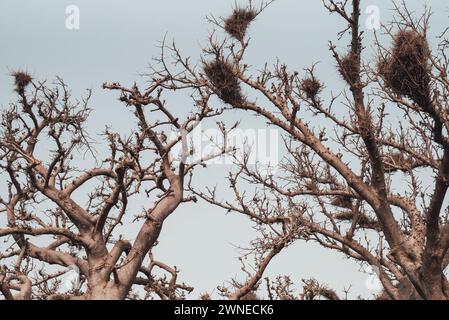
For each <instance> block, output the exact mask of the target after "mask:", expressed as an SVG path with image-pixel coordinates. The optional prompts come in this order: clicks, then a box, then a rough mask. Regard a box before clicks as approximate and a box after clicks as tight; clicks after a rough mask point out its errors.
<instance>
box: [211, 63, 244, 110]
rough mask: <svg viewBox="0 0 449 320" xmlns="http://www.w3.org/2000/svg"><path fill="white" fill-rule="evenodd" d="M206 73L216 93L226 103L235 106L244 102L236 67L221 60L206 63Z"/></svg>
mask: <svg viewBox="0 0 449 320" xmlns="http://www.w3.org/2000/svg"><path fill="white" fill-rule="evenodd" d="M204 73H205V74H206V76H207V78H208V79H209V81H210V83H211V84H212V87H213V89H214V91H215V93H216V94H217V95H218V97H219V98H220V99H221V100H223V101H224V102H225V103H229V104H231V105H234V104H239V103H241V102H242V101H243V100H244V98H243V95H242V90H241V88H240V83H239V80H238V78H237V76H236V74H235V71H234V67H233V66H232V65H231V64H230V63H229V62H227V61H225V60H223V59H219V58H217V59H215V60H213V61H210V62H206V63H205V64H204Z"/></svg>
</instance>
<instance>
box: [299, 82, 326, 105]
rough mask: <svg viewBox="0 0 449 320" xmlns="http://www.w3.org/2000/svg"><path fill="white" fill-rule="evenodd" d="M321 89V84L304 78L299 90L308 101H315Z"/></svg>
mask: <svg viewBox="0 0 449 320" xmlns="http://www.w3.org/2000/svg"><path fill="white" fill-rule="evenodd" d="M322 88H323V86H322V84H321V82H319V81H318V80H316V79H315V78H306V79H304V80H302V81H301V89H302V91H304V93H305V94H306V97H307V98H308V99H312V100H315V99H316V97H317V95H318V94H319V93H320V92H321V90H322Z"/></svg>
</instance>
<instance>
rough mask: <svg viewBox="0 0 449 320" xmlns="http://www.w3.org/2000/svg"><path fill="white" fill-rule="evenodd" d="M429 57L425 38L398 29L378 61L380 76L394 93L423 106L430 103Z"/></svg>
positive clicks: (418, 34) (429, 53) (417, 33)
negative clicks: (390, 44)
mask: <svg viewBox="0 0 449 320" xmlns="http://www.w3.org/2000/svg"><path fill="white" fill-rule="evenodd" d="M430 55H431V52H430V49H429V44H428V42H427V39H426V37H425V35H423V34H421V33H419V32H417V31H414V30H401V31H399V32H398V33H397V34H396V35H395V36H394V39H393V47H392V48H391V50H390V51H389V52H388V53H387V54H386V56H385V57H382V58H381V59H380V61H379V65H378V71H379V74H380V75H381V77H382V79H383V81H384V82H385V85H386V86H387V87H388V88H390V89H391V90H392V91H393V92H394V93H395V94H397V95H400V96H404V97H407V98H410V99H411V100H413V101H414V102H416V103H417V104H418V105H420V106H425V105H427V104H428V103H429V101H430V89H429V88H430V81H431V78H430V63H429V61H430Z"/></svg>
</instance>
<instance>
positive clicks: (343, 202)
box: [331, 196, 352, 209]
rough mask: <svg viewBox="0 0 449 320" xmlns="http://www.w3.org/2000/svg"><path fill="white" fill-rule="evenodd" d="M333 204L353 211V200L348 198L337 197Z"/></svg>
mask: <svg viewBox="0 0 449 320" xmlns="http://www.w3.org/2000/svg"><path fill="white" fill-rule="evenodd" d="M331 204H332V205H333V206H336V207H340V208H345V209H352V198H351V197H348V196H335V197H334V199H333V200H332V202H331Z"/></svg>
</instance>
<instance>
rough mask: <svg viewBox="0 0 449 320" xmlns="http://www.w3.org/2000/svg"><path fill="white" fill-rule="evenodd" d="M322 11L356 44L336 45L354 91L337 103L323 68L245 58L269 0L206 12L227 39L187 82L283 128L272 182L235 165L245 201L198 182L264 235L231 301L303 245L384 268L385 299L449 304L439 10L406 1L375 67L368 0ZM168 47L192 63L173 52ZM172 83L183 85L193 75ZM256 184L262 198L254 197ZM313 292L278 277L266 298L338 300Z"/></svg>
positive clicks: (448, 87)
mask: <svg viewBox="0 0 449 320" xmlns="http://www.w3.org/2000/svg"><path fill="white" fill-rule="evenodd" d="M323 4H324V6H325V7H326V8H327V10H328V11H329V12H330V13H332V14H336V15H338V16H339V17H341V18H342V19H343V20H344V21H345V22H346V24H347V27H346V28H345V29H344V30H343V31H342V32H340V33H339V34H338V39H339V41H341V42H345V41H348V42H349V45H348V50H347V51H346V52H340V50H338V49H337V47H336V45H335V44H334V43H333V42H331V43H330V46H329V48H330V53H331V55H332V57H333V59H334V60H335V65H336V72H338V73H339V74H340V76H341V78H342V80H343V81H344V83H345V84H346V88H345V90H344V91H343V92H341V93H340V94H339V95H335V94H328V92H327V88H329V87H332V84H331V83H323V82H322V81H321V80H320V79H319V78H318V76H317V73H316V70H315V69H316V68H317V66H316V65H314V66H313V67H310V68H308V69H305V71H304V72H297V71H291V70H289V68H288V67H287V66H286V65H283V64H280V63H277V64H276V65H275V66H274V67H273V68H269V67H267V66H265V67H264V68H263V69H262V70H261V71H260V72H256V71H252V70H253V69H254V68H253V67H252V66H250V61H246V60H245V52H246V50H247V48H248V46H249V38H248V37H247V36H246V34H247V28H248V26H249V25H250V24H251V22H253V20H254V19H255V18H256V17H257V16H258V15H259V14H260V13H261V11H262V10H263V9H264V8H265V7H266V5H267V4H263V5H262V6H261V7H258V8H256V7H255V6H254V5H253V4H252V3H251V2H250V4H249V6H247V7H237V8H235V9H234V10H233V13H232V14H231V15H230V16H229V17H227V18H214V17H212V18H210V21H211V22H212V24H213V25H214V27H215V28H214V29H217V28H218V29H223V30H224V31H225V32H226V33H227V35H228V37H226V38H224V40H223V41H219V40H217V39H218V37H217V33H216V30H215V31H214V33H213V34H212V35H211V36H210V38H209V42H208V45H207V46H206V47H205V49H204V55H203V58H202V70H201V71H199V72H198V73H197V74H195V75H191V76H190V77H189V79H188V80H189V81H190V82H188V83H189V86H190V87H195V88H197V87H202V88H204V90H210V92H213V93H214V94H215V95H216V96H217V97H218V98H219V99H221V100H222V102H223V103H224V104H225V105H226V109H227V110H243V111H246V112H251V113H252V114H255V115H257V116H259V117H261V118H263V119H264V120H265V121H266V122H267V123H268V124H269V125H271V126H273V127H276V128H279V129H280V130H281V131H282V132H283V133H284V141H285V148H286V150H287V155H286V157H285V159H284V160H283V162H282V164H281V166H280V168H279V171H278V173H276V174H271V175H270V174H268V175H267V174H261V173H260V171H259V170H258V167H257V166H256V167H254V166H250V165H249V164H248V161H247V159H248V158H247V157H246V158H245V159H244V160H243V161H240V162H238V165H239V168H238V169H237V170H233V171H232V172H231V173H230V174H229V185H230V188H231V190H233V192H234V194H235V200H230V199H222V197H221V196H220V193H219V191H217V190H219V189H217V188H208V189H207V190H204V189H201V190H198V189H196V188H195V187H193V186H192V187H191V189H192V190H193V192H194V193H195V194H196V195H197V196H199V197H201V198H202V199H204V200H206V201H207V202H209V203H211V204H214V205H217V206H219V207H221V208H224V209H226V210H228V211H232V212H236V213H239V214H242V215H246V216H247V217H248V218H249V219H251V220H252V221H253V222H254V224H255V228H256V229H258V230H259V232H260V237H259V238H258V239H256V240H254V241H253V242H252V243H251V246H250V247H249V248H247V249H248V253H247V254H245V255H251V256H253V257H254V258H255V263H254V264H253V265H252V267H253V269H254V270H256V271H247V270H250V269H249V266H248V267H244V268H243V270H244V271H245V272H246V273H247V274H248V279H247V281H246V282H245V283H243V284H242V283H237V282H234V283H233V285H232V286H231V288H222V294H223V295H224V296H225V297H228V298H231V299H242V298H245V297H246V296H247V295H248V294H254V293H255V291H256V290H257V288H259V286H260V285H261V280H262V277H263V274H264V271H265V269H266V268H267V266H268V265H269V263H270V261H271V260H272V259H273V258H274V257H275V256H276V255H278V254H279V253H280V252H282V250H283V249H284V248H286V247H288V246H290V245H291V244H292V243H294V242H297V241H306V242H307V241H314V242H317V243H318V244H320V245H321V246H322V247H324V248H328V249H331V250H335V251H338V252H341V253H342V254H344V255H345V256H347V257H349V258H351V259H353V260H355V261H357V262H359V263H360V264H362V265H363V264H364V265H369V266H371V267H372V269H373V270H375V271H377V274H378V276H379V278H380V281H381V283H382V285H383V288H384V292H383V293H382V294H381V295H380V296H379V298H382V299H447V298H449V283H448V281H447V278H446V276H445V274H444V271H445V269H446V267H447V264H448V262H449V254H448V248H449V221H448V216H447V214H448V207H447V203H446V202H445V197H446V194H447V190H448V187H449V180H448V179H449V136H448V132H449V112H448V111H449V102H448V101H449V80H448V77H447V71H448V64H449V59H448V58H447V56H448V55H447V54H448V39H447V30H446V31H444V30H442V33H441V35H440V36H439V40H440V41H439V42H440V44H439V45H438V46H437V47H435V48H432V47H431V46H430V45H429V42H428V37H429V35H428V29H429V21H430V13H429V12H428V11H426V12H425V13H424V14H423V15H420V16H415V14H413V13H411V12H410V11H409V10H408V9H407V6H406V5H405V3H402V4H401V5H395V18H394V20H393V21H392V22H391V23H390V24H388V25H384V26H383V29H382V32H379V33H377V34H376V39H377V40H376V42H375V43H374V46H375V47H376V48H377V52H376V53H375V54H376V55H377V61H376V62H374V63H373V62H372V61H373V60H375V59H373V58H372V54H371V55H370V53H366V54H365V51H366V50H365V49H364V48H365V45H364V44H363V31H362V30H361V26H360V25H361V21H360V20H361V1H360V0H352V1H332V0H330V1H323ZM385 40H389V42H391V44H386V41H385ZM167 50H172V52H173V53H174V56H175V60H176V61H177V62H182V61H184V59H183V58H182V56H181V55H180V54H179V51H178V49H177V48H176V46H172V47H167ZM167 65H168V63H164V66H167ZM159 74H160V75H161V76H162V75H165V74H172V72H170V70H169V69H168V68H167V69H165V70H162V71H160V73H159ZM171 85H172V86H171V88H172V89H175V88H185V87H186V86H187V83H186V79H185V78H181V79H179V81H176V79H174V81H173V82H172V83H171ZM325 96H331V98H329V99H328V98H324V97H325ZM248 185H252V186H257V190H255V191H254V192H253V193H251V191H250V190H251V189H248V188H247V186H248ZM304 285H305V286H304V293H303V294H301V295H299V294H295V293H293V292H292V291H291V280H290V279H289V278H282V277H281V278H279V279H277V280H275V281H268V283H267V291H268V294H269V297H270V298H281V299H285V298H292V299H293V298H294V299H301V298H303V299H315V298H319V297H321V298H323V297H324V298H327V299H338V298H339V297H338V296H337V295H336V294H335V292H334V291H332V290H330V289H328V288H326V287H324V286H321V285H319V284H318V283H317V282H316V281H315V280H304Z"/></svg>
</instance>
